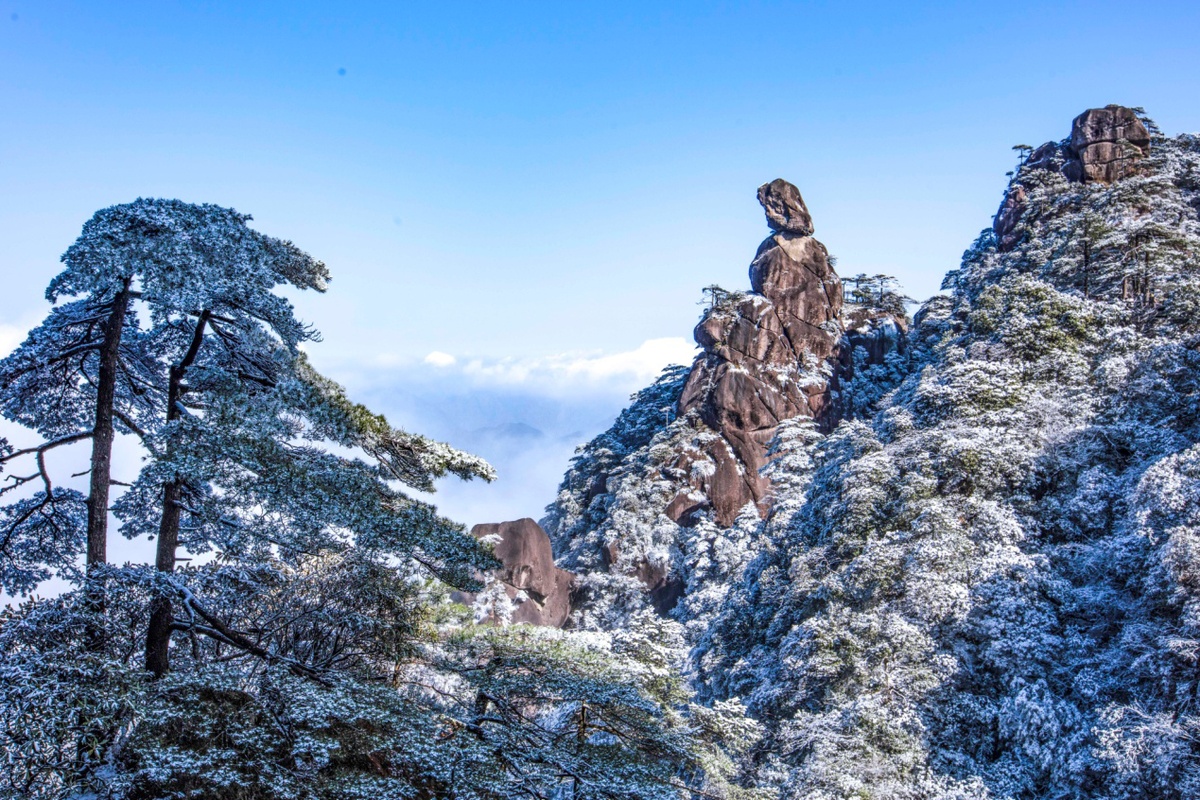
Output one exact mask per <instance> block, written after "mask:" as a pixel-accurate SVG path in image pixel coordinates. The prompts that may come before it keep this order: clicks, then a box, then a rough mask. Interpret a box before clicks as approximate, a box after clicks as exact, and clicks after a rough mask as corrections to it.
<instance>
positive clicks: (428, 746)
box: [0, 200, 757, 800]
mask: <svg viewBox="0 0 1200 800" xmlns="http://www.w3.org/2000/svg"><path fill="white" fill-rule="evenodd" d="M248 219H249V218H248V217H246V216H244V215H240V214H237V213H236V212H233V211H231V210H228V209H221V208H217V207H215V206H192V205H189V204H184V203H179V202H178V201H152V200H151V201H138V202H136V203H133V204H129V205H127V206H117V207H113V208H110V209H106V210H104V211H101V212H99V213H98V214H97V215H96V216H95V217H94V218H93V219H92V220H91V221H90V222H89V223H88V224H87V225H85V227H84V233H83V235H82V236H81V237H80V240H79V241H77V242H76V244H75V245H74V246H73V247H72V248H71V249H70V250H69V251H68V253H67V255H66V256H65V257H64V261H65V263H66V269H65V270H64V272H63V273H62V274H61V275H60V276H59V277H58V278H56V279H55V281H54V282H53V283H52V284H51V289H50V292H49V296H50V297H51V299H52V300H53V299H56V298H58V297H60V296H63V295H82V296H83V299H81V300H78V301H70V302H68V303H66V304H64V305H62V306H56V307H55V308H54V309H53V310H52V311H51V314H50V317H49V318H48V321H47V323H46V324H44V325H43V326H42V327H41V328H39V329H38V330H36V331H35V332H34V333H33V334H31V336H30V339H29V340H28V341H27V342H26V344H25V345H24V346H23V347H22V348H19V349H18V351H17V352H16V353H14V354H13V355H12V356H11V357H9V358H8V359H6V360H5V361H4V362H3V363H2V364H0V380H2V383H0V400H2V401H3V403H4V405H3V410H4V412H5V413H6V414H7V415H8V416H9V418H10V419H13V420H15V421H17V422H21V423H24V424H26V425H27V426H29V427H31V428H33V429H35V430H37V431H38V432H40V433H42V434H43V436H45V437H46V441H45V443H44V444H43V445H40V446H37V447H32V448H28V449H26V450H14V449H13V448H12V447H10V446H9V445H8V443H7V442H2V441H0V465H8V464H10V463H16V462H17V460H19V459H21V458H26V459H28V460H32V461H33V462H34V464H35V467H36V471H35V472H34V473H33V474H32V475H31V476H28V477H26V476H24V475H20V474H19V475H17V476H16V480H15V481H13V483H14V487H13V490H14V492H17V493H19V490H20V489H21V487H23V486H25V485H26V484H31V483H38V482H40V483H41V484H42V485H43V486H44V489H43V490H42V491H41V493H34V494H29V493H27V494H26V496H24V497H20V498H18V499H16V500H15V501H14V502H12V503H10V504H9V505H8V506H7V507H6V508H5V509H3V511H2V512H0V513H2V516H0V523H3V524H5V526H6V528H5V531H4V534H3V538H2V540H0V579H2V581H3V586H4V587H5V588H10V589H17V590H28V589H31V588H32V587H33V586H34V585H35V584H36V583H37V581H39V580H41V579H42V578H44V577H46V576H47V575H49V574H51V573H52V572H57V573H58V574H60V575H64V576H66V577H69V578H72V579H75V580H76V581H77V583H78V584H79V589H78V590H76V591H71V592H68V593H67V594H65V595H63V596H61V597H59V598H57V599H54V600H50V601H39V600H31V601H29V602H27V603H25V604H24V605H23V606H21V607H20V608H17V609H10V610H8V611H7V612H5V613H4V614H3V616H0V677H2V678H3V681H2V688H0V720H3V723H0V752H3V754H4V760H3V762H2V764H0V793H2V795H3V796H13V797H27V798H33V799H36V800H50V799H51V798H55V800H57V799H58V798H66V797H111V798H124V799H126V800H141V799H144V800H151V798H154V800H158V799H160V798H178V799H179V800H183V798H205V797H213V798H216V797H220V798H247V799H248V798H256V799H257V798H289V799H290V798H330V799H331V800H332V799H333V798H338V799H339V800H340V799H341V798H353V797H371V798H377V797H411V798H428V799H429V800H432V799H433V798H443V797H456V798H459V797H461V798H510V797H512V798H515V797H534V798H546V799H547V800H549V798H551V797H554V798H566V797H571V798H600V797H604V798H616V797H638V798H651V797H653V798H659V797H662V798H666V797H671V798H674V797H680V796H687V795H688V794H689V793H690V792H692V791H694V790H695V791H704V792H707V793H708V794H712V795H715V796H724V797H737V796H742V795H744V794H746V793H744V792H743V791H742V790H741V789H739V788H738V785H737V784H736V783H735V782H733V779H734V778H736V775H735V772H736V770H735V767H734V762H733V761H732V760H731V754H736V753H737V752H739V751H742V750H745V749H746V748H747V747H748V746H749V745H750V744H751V743H752V742H753V740H754V739H755V736H756V730H757V729H756V727H755V726H754V725H753V724H752V723H750V722H748V721H747V720H746V718H745V715H744V713H743V710H742V708H741V707H740V706H738V705H737V704H736V703H726V704H722V705H717V706H714V707H713V708H711V709H702V708H698V707H694V706H692V705H691V703H690V696H689V693H688V692H687V691H685V689H684V687H683V684H682V679H681V678H680V677H679V675H680V662H681V659H682V656H683V651H682V650H681V648H679V647H677V646H674V642H675V641H676V640H677V639H678V636H677V635H675V634H674V633H672V631H671V630H667V629H666V628H663V626H662V624H660V623H659V621H658V620H656V619H647V620H644V621H643V622H642V623H638V624H634V625H633V626H632V627H631V628H630V629H629V630H628V631H627V632H626V633H625V634H624V635H623V636H621V637H612V638H604V637H599V638H597V637H592V638H588V637H586V636H582V635H578V634H563V633H558V632H555V633H550V632H533V631H529V630H528V629H527V628H524V627H522V626H517V627H516V628H508V627H505V626H504V625H503V623H506V622H508V620H507V619H503V618H498V619H497V618H495V617H496V616H497V615H496V614H495V611H494V610H492V612H491V613H483V614H481V620H482V619H485V618H489V617H491V618H493V619H492V621H495V622H500V623H502V624H501V625H500V626H498V627H486V626H485V627H477V626H473V625H471V624H470V623H469V622H467V621H466V620H464V619H461V618H458V619H449V620H447V619H440V620H439V619H438V618H437V617H438V615H439V614H441V615H442V616H443V617H444V616H446V614H447V611H446V609H448V608H453V606H452V605H450V604H448V603H446V602H444V598H443V597H442V595H444V594H445V592H446V590H447V589H446V586H445V585H444V584H443V583H441V581H442V580H445V581H447V582H449V583H451V584H453V585H457V586H460V587H467V586H470V587H475V586H476V585H477V581H476V576H477V575H478V574H479V573H480V571H481V570H485V569H488V568H490V567H492V566H493V565H494V564H495V561H494V559H493V558H492V557H491V556H490V554H489V553H488V551H487V550H486V549H485V548H483V547H481V546H480V544H479V543H478V542H477V541H476V540H475V539H474V538H473V537H470V536H468V535H467V534H466V532H465V530H464V529H463V527H462V526H461V525H459V524H457V523H454V522H451V521H449V520H446V519H444V518H442V517H440V516H438V514H437V512H436V509H435V508H434V507H433V506H432V505H430V504H428V503H425V502H422V501H419V500H416V499H414V498H412V497H410V496H409V495H408V494H407V493H406V491H405V489H406V487H409V488H415V489H419V490H432V489H433V480H434V479H435V478H436V477H439V476H442V475H445V474H447V473H450V474H455V475H458V476H460V477H463V478H469V477H473V476H478V477H484V478H489V479H490V478H491V477H492V471H491V468H490V467H489V466H488V465H487V464H486V463H485V462H484V461H482V460H481V459H479V458H477V457H475V456H471V455H469V454H466V453H462V452H459V451H457V450H455V449H453V448H451V447H449V446H447V445H444V444H441V443H437V442H432V441H430V440H428V439H425V438H424V437H421V436H418V435H415V434H409V433H406V432H404V431H401V430H398V429H396V428H393V427H392V426H391V425H390V424H389V423H388V422H387V420H385V419H384V418H383V417H382V416H379V415H377V414H374V413H372V412H370V411H369V410H368V409H366V408H364V407H363V406H360V405H358V404H356V403H354V402H352V401H351V400H350V399H349V398H348V397H347V396H346V394H345V392H344V391H343V389H342V388H341V387H340V386H338V385H337V384H336V383H334V382H332V381H330V380H329V379H327V378H325V377H323V376H321V375H320V374H319V373H317V372H316V371H315V370H314V369H313V367H312V366H311V365H310V364H309V362H308V360H307V359H306V357H305V355H304V354H303V352H302V351H301V350H300V347H299V345H300V344H301V343H302V342H304V341H312V340H315V339H316V338H317V337H316V333H315V331H313V330H312V329H311V328H309V327H307V326H305V325H303V324H301V323H300V322H299V321H298V320H296V319H295V317H294V315H293V313H292V309H291V306H290V304H289V303H288V302H287V301H286V300H285V299H283V297H282V296H281V295H279V294H276V292H275V291H274V290H275V289H276V288H277V287H278V285H279V284H281V283H289V284H291V285H292V286H295V287H299V288H314V289H320V288H322V287H323V286H324V282H325V280H326V279H327V277H328V276H327V273H326V271H325V268H324V266H323V265H322V264H320V263H319V262H317V261H315V260H313V259H312V258H311V257H309V256H307V255H306V254H304V253H302V252H301V251H299V250H298V249H296V248H295V247H294V246H293V245H291V244H290V243H287V242H282V241H280V240H276V239H271V238H270V237H265V236H262V235H261V234H258V233H256V232H254V231H253V230H251V229H249V228H248V227H247V225H246V222H247V221H248ZM89 314H90V315H91V316H92V317H93V318H94V319H91V320H89V319H88V318H87V315H89ZM118 322H120V323H121V324H117V323H118ZM89 326H90V327H89ZM96 326H99V327H100V330H96V329H95V328H96ZM96 354H99V355H96ZM106 395H107V398H108V399H107V400H105V399H104V398H105V396H106ZM56 397H57V398H58V399H61V400H62V402H61V404H56ZM106 428H107V431H106ZM114 432H119V433H128V434H134V435H136V436H137V437H138V439H139V441H140V442H141V444H142V445H143V447H144V456H145V458H144V462H145V466H144V467H143V469H142V470H141V472H140V474H139V475H138V476H137V478H136V479H135V480H134V481H133V482H132V484H130V485H129V486H128V489H127V490H126V491H124V493H123V494H122V495H121V496H120V498H119V499H118V500H117V502H116V504H115V507H114V508H113V509H112V510H114V511H115V513H116V516H117V517H118V519H119V520H120V521H121V523H122V532H123V533H124V534H125V535H127V536H150V537H153V538H157V546H158V553H157V562H156V564H155V565H154V567H153V568H151V567H148V566H126V567H123V568H113V567H111V566H108V565H106V564H105V563H104V558H103V552H104V551H103V547H104V543H105V539H104V536H105V534H106V526H105V525H99V526H97V525H96V522H97V515H96V514H85V513H84V510H85V509H86V510H90V509H96V510H98V511H99V512H100V514H99V515H98V517H99V519H100V520H102V521H103V522H104V523H106V522H107V517H108V512H109V510H110V509H109V503H108V494H107V491H108V486H109V483H110V481H109V471H108V470H109V466H108V461H109V458H110V456H111V444H112V435H113V433H114ZM84 439H91V440H92V441H93V458H92V474H93V477H95V476H97V475H99V476H101V477H102V478H103V480H102V481H101V484H102V487H103V493H102V494H97V488H96V481H94V480H93V486H92V492H91V494H90V495H88V496H86V497H85V496H84V495H83V494H82V493H79V492H74V493H71V492H69V491H67V492H63V491H61V490H58V489H57V487H54V486H53V485H52V483H51V477H50V473H49V471H48V470H47V468H46V463H45V457H44V454H45V452H46V451H47V450H49V449H53V448H54V447H58V446H62V445H65V444H67V443H70V442H72V441H82V440H84ZM98 465H99V466H98ZM101 468H102V469H103V472H100V471H98V470H100V469H101ZM85 524H86V528H87V530H86V533H87V537H86V538H87V558H88V564H87V570H86V574H85V573H84V572H83V571H81V570H78V569H77V565H78V557H79V555H80V549H81V544H82V540H83V538H84V537H83V536H82V533H83V528H84V525H85ZM97 543H98V545H99V548H98V549H97V548H95V547H94V545H96V544H97ZM180 547H182V548H184V549H185V550H186V551H187V552H190V553H194V554H199V553H205V554H211V558H210V559H208V560H206V561H205V563H204V564H203V565H202V566H195V567H185V568H183V569H177V563H176V562H177V557H176V556H177V550H178V548H180ZM188 560H189V559H184V561H188ZM487 596H488V594H487V592H486V591H485V592H483V593H482V594H481V597H482V598H485V599H486V598H487ZM504 601H505V602H504V607H505V608H508V607H509V606H508V601H507V596H505V597H504ZM450 616H451V617H453V613H452V612H451V614H450ZM500 616H503V615H500ZM518 628H519V629H518ZM648 628H652V629H653V630H652V631H651V632H649V633H647V632H645V631H646V629H648ZM672 630H673V629H672ZM650 642H654V643H657V647H652V646H650V645H649V643H650ZM663 648H666V649H665V650H663ZM664 653H667V654H668V655H669V658H668V657H667V656H666V655H664ZM143 665H144V668H143ZM746 796H750V795H746Z"/></svg>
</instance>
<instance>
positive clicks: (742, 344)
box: [667, 180, 842, 526]
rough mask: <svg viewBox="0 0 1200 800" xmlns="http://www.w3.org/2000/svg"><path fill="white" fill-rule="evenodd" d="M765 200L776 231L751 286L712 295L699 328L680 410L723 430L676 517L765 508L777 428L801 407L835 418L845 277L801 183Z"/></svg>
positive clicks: (721, 518)
mask: <svg viewBox="0 0 1200 800" xmlns="http://www.w3.org/2000/svg"><path fill="white" fill-rule="evenodd" d="M758 199H759V202H760V203H762V205H763V209H764V211H765V212H766V215H767V220H768V222H769V224H770V225H771V227H772V228H773V229H774V230H775V231H776V232H775V233H773V234H772V235H771V236H769V237H767V239H766V240H765V241H764V242H763V243H762V244H761V245H760V246H759V248H758V252H757V254H756V255H755V257H754V261H753V262H751V264H750V288H751V291H750V292H749V293H746V294H741V293H729V294H724V295H715V296H714V297H713V299H712V300H713V301H712V305H711V308H710V309H709V311H708V313H706V314H705V315H704V318H703V319H701V320H700V323H699V324H698V325H697V326H696V330H695V332H694V335H695V338H696V343H697V344H699V345H700V346H701V347H702V348H703V349H704V352H703V353H702V354H701V355H700V356H698V357H697V359H696V362H695V364H694V365H693V367H692V372H691V375H690V376H689V377H688V380H687V383H686V384H685V385H684V389H683V394H682V395H681V396H680V398H679V415H680V416H686V415H687V414H688V413H689V412H693V411H694V412H696V413H697V414H698V416H699V418H700V420H702V421H703V422H704V424H706V425H707V426H708V427H709V428H711V429H712V430H713V431H715V432H716V433H718V434H719V438H718V439H714V440H710V441H709V442H707V443H706V444H705V445H704V446H703V448H702V450H703V453H704V454H705V455H706V456H707V457H708V458H709V459H711V460H712V461H713V462H714V463H715V465H716V467H715V470H712V471H711V473H710V474H706V473H705V471H703V470H701V471H695V472H694V478H693V480H692V481H691V485H690V486H688V487H687V488H686V489H685V490H682V491H681V492H680V494H679V495H677V496H676V498H675V499H674V500H672V502H671V505H670V506H669V507H668V511H667V514H668V516H670V517H671V518H672V519H674V520H675V521H676V522H681V521H686V518H687V517H688V516H690V515H694V514H695V513H696V512H698V511H700V510H704V509H707V508H711V509H712V511H713V512H714V514H715V517H716V520H717V523H718V524H719V525H722V526H728V525H729V524H731V523H732V522H733V520H734V518H735V517H736V516H737V514H738V512H739V511H740V510H741V509H742V508H743V507H744V506H745V505H746V504H747V503H755V504H756V505H759V508H760V512H765V510H766V508H765V503H764V498H765V497H766V496H767V493H768V490H769V488H770V486H769V484H768V481H767V480H766V479H765V478H764V477H763V476H762V475H760V474H759V470H760V469H762V467H763V466H765V465H766V453H767V445H768V444H769V443H770V441H771V438H772V436H774V433H775V427H776V426H777V425H778V424H779V423H780V421H782V420H785V419H790V418H792V417H796V416H802V415H803V416H807V417H812V418H814V419H817V420H818V421H819V422H823V423H824V424H825V425H826V427H828V426H829V425H831V424H832V422H833V420H832V415H831V414H830V411H831V409H832V407H833V397H832V393H833V389H834V386H833V379H834V367H833V364H832V362H831V358H832V357H833V356H835V354H836V352H837V349H838V343H839V340H840V338H841V329H840V326H839V324H838V318H839V314H840V312H841V308H842V284H841V281H840V280H839V279H838V276H837V274H836V273H835V272H834V271H833V267H832V266H831V265H830V263H829V253H828V251H826V249H825V246H824V245H823V244H821V243H820V242H819V241H817V240H816V239H814V238H812V235H811V234H812V231H813V226H812V219H811V217H810V216H809V214H808V210H807V209H806V208H805V206H804V201H803V199H801V197H800V192H799V191H798V190H797V189H796V187H795V186H793V185H792V184H790V183H788V182H787V181H784V180H775V181H772V182H771V183H768V184H765V185H764V186H762V187H761V188H759V190H758ZM802 230H803V231H807V233H801V232H799V231H802ZM684 460H687V459H686V456H685V457H684ZM679 466H680V467H681V468H685V469H686V468H687V467H688V466H690V465H689V464H686V463H680V465H679Z"/></svg>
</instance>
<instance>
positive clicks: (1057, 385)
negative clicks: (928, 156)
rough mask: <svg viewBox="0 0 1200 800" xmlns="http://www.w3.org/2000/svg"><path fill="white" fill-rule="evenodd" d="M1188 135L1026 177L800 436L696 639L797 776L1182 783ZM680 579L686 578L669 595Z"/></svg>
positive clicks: (1191, 651) (1079, 792)
mask: <svg viewBox="0 0 1200 800" xmlns="http://www.w3.org/2000/svg"><path fill="white" fill-rule="evenodd" d="M1198 160H1200V143H1198V141H1197V140H1196V139H1195V138H1193V137H1189V136H1182V137H1178V138H1176V139H1164V138H1161V137H1159V138H1157V139H1156V141H1155V142H1154V149H1153V151H1152V154H1151V155H1150V156H1149V157H1148V158H1147V159H1145V160H1143V161H1142V162H1141V164H1140V168H1139V170H1138V171H1137V172H1136V173H1135V174H1133V175H1130V176H1129V177H1126V178H1124V179H1122V180H1120V181H1118V182H1116V183H1114V184H1112V185H1103V184H1071V183H1067V182H1066V181H1065V180H1064V179H1062V177H1061V176H1060V175H1058V174H1057V173H1053V172H1042V173H1038V174H1022V175H1020V176H1019V177H1020V178H1021V179H1022V180H1023V181H1024V182H1025V185H1026V186H1027V187H1032V188H1030V191H1029V197H1028V205H1027V208H1026V210H1025V212H1024V215H1023V217H1022V219H1021V221H1020V223H1019V226H1018V236H1017V238H1016V240H1015V244H1014V245H1013V246H1012V247H1011V248H1009V249H1007V250H1005V251H1002V250H1000V249H999V248H998V246H997V242H996V240H995V237H994V236H992V234H991V232H990V231H988V232H985V234H984V235H983V236H981V237H980V238H979V240H978V241H977V242H976V243H975V245H974V246H973V247H972V248H971V249H970V250H968V251H967V253H966V254H965V257H964V261H963V265H962V268H961V269H960V270H958V271H956V272H954V273H952V274H951V275H950V276H949V277H948V279H947V287H946V288H947V289H949V290H950V292H951V293H950V295H949V296H948V297H938V298H934V299H933V300H931V301H930V302H929V303H927V304H926V306H925V307H924V308H923V309H922V311H921V313H920V314H918V316H917V325H916V328H915V330H914V331H913V335H912V336H911V337H910V339H909V346H910V351H909V359H910V366H909V368H908V370H907V374H906V375H905V376H903V379H902V380H901V381H900V382H899V385H898V386H896V388H895V389H894V390H892V391H890V393H888V394H886V395H881V397H880V398H879V399H878V400H877V401H876V402H875V403H874V406H873V408H870V409H867V411H868V412H869V413H865V414H864V415H863V416H862V418H860V419H859V420H857V421H851V422H844V423H843V424H842V425H841V426H840V427H839V428H838V429H837V430H836V431H834V432H833V433H832V434H831V435H830V436H829V437H827V439H826V440H825V441H823V442H820V443H819V444H817V445H816V446H815V448H812V449H809V450H801V451H799V452H801V453H802V454H807V456H808V457H811V458H812V459H813V462H814V466H813V467H811V468H809V467H808V466H807V465H806V464H805V463H803V458H804V456H802V457H801V461H800V463H797V465H796V472H795V474H794V475H793V476H792V477H791V478H790V480H791V481H793V484H792V485H791V486H787V485H785V484H783V483H781V484H779V486H780V489H779V498H778V501H777V503H776V506H775V508H774V510H773V512H772V515H771V516H770V518H769V519H768V520H767V521H766V524H765V528H764V532H763V535H762V536H763V543H762V545H761V547H760V554H759V555H758V556H757V557H756V558H755V559H754V560H753V561H751V563H750V565H749V567H748V568H747V570H746V572H745V574H744V576H743V579H742V580H741V582H740V585H739V586H738V587H737V588H736V589H735V590H734V591H733V592H732V593H731V595H730V598H729V601H728V602H727V603H726V604H725V606H724V607H723V609H722V610H721V612H720V613H719V615H718V617H717V619H716V620H715V621H714V622H713V623H712V625H711V626H710V627H709V632H708V633H707V635H706V636H705V638H704V639H703V641H702V642H701V644H700V646H699V647H698V648H697V649H696V650H695V651H694V652H693V659H694V661H695V662H696V663H697V665H698V674H697V681H698V688H699V690H700V691H701V693H702V695H704V696H709V697H743V698H745V701H746V703H747V706H748V708H749V710H750V712H751V713H752V715H754V716H757V717H758V718H760V719H761V720H763V721H764V723H765V725H766V736H765V737H764V739H763V740H762V742H761V744H760V746H759V747H758V748H757V749H756V750H755V751H754V753H753V756H752V758H753V761H754V764H755V765H756V766H755V769H756V771H757V775H758V779H759V780H760V781H761V782H763V783H764V784H770V783H774V784H775V785H778V786H780V787H781V788H782V790H783V795H784V796H785V797H792V798H806V800H815V799H816V798H858V797H873V798H887V797H894V798H935V797H964V798H965V797H972V798H974V797H995V798H1051V797H1053V798H1070V797H1076V798H1085V797H1086V798H1114V799H1115V798H1146V797H1154V798H1187V797H1195V796H1197V795H1198V794H1200V738H1197V734H1198V733H1200V716H1198V712H1197V706H1196V691H1197V687H1198V686H1200V683H1198V682H1197V674H1198V673H1197V663H1198V662H1197V653H1198V652H1200V645H1198V643H1200V629H1198V628H1197V625H1198V624H1200V623H1198V622H1197V619H1198V618H1197V616H1196V608H1198V607H1200V582H1198V581H1197V577H1196V576H1197V568H1196V563H1197V561H1196V559H1197V553H1200V538H1198V534H1197V532H1198V531H1200V516H1198V515H1197V508H1200V505H1198V504H1200V455H1198V453H1200V378H1197V375H1198V374H1200V372H1198V368H1200V357H1198V356H1197V349H1198V347H1200V344H1198V342H1197V339H1196V325H1197V317H1196V316H1195V314H1194V313H1193V303H1194V301H1193V299H1192V298H1193V295H1195V294H1196V292H1197V290H1196V288H1195V287H1196V285H1197V282H1198V281H1200V262H1198V261H1197V253H1198V252H1200V221H1198V218H1197V208H1198V207H1200V183H1198V176H1197V170H1196V166H1197V162H1198ZM685 602H686V600H685Z"/></svg>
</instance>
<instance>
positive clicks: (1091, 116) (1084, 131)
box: [1071, 106, 1150, 183]
mask: <svg viewBox="0 0 1200 800" xmlns="http://www.w3.org/2000/svg"><path fill="white" fill-rule="evenodd" d="M1071 150H1073V151H1074V153H1075V156H1076V157H1077V158H1078V159H1079V162H1080V164H1081V166H1082V176H1081V177H1082V180H1083V181H1084V182H1085V183H1086V182H1091V181H1096V182H1099V183H1112V182H1113V181H1115V180H1119V179H1121V178H1123V177H1125V176H1126V175H1128V174H1129V169H1130V167H1131V166H1132V163H1133V161H1135V160H1136V159H1138V158H1141V157H1142V156H1143V155H1145V154H1146V153H1147V152H1149V150H1150V133H1149V131H1147V130H1146V126H1145V125H1143V124H1142V121H1141V120H1140V119H1138V118H1137V115H1136V114H1134V113H1133V111H1132V110H1130V109H1128V108H1124V107H1122V106H1105V107H1104V108H1089V109H1088V110H1087V111H1085V112H1083V113H1082V114H1080V115H1079V116H1078V117H1076V118H1075V121H1074V122H1073V123H1072V124H1071Z"/></svg>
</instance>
